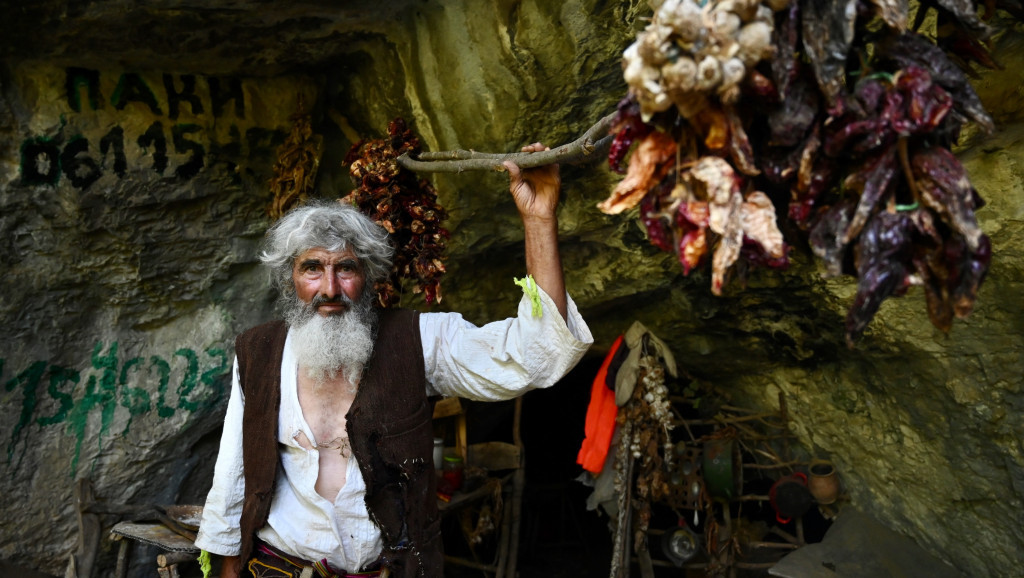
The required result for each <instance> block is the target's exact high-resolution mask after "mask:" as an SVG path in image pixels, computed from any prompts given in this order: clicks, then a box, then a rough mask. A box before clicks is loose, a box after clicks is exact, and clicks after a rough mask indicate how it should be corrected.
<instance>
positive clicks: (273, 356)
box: [235, 310, 443, 578]
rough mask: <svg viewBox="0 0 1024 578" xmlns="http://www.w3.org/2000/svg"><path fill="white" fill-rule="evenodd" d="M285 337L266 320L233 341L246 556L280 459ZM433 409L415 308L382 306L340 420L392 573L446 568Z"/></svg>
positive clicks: (409, 576)
mask: <svg viewBox="0 0 1024 578" xmlns="http://www.w3.org/2000/svg"><path fill="white" fill-rule="evenodd" d="M287 334H288V328H287V326H286V325H285V323H284V322H283V321H272V322H270V323H266V324H264V325H260V326H258V327H254V328H253V329H250V330H248V331H246V332H245V333H243V334H241V335H239V336H238V339H237V340H236V341H235V353H236V355H237V356H238V372H239V378H240V381H241V385H242V392H243V394H244V396H245V409H244V414H243V420H242V460H243V472H244V474H243V475H244V478H245V500H244V502H243V505H242V518H241V523H240V526H241V532H242V551H241V558H242V560H243V561H245V560H248V559H249V557H250V556H251V555H252V549H253V541H254V538H255V536H256V532H257V531H258V530H259V529H260V528H262V527H263V526H264V525H265V524H266V522H267V515H268V514H269V513H270V500H271V499H272V498H273V492H274V481H275V478H276V475H277V470H278V464H279V462H280V459H279V457H278V453H277V422H278V414H279V412H280V405H281V359H282V354H283V351H284V342H285V338H286V336H287ZM432 416H433V403H432V401H431V400H429V399H428V398H427V396H426V377H425V375H424V372H423V348H422V345H421V343H420V332H419V318H418V313H417V312H416V311H404V310H387V311H383V312H381V314H380V322H379V325H378V331H377V340H376V343H375V345H374V351H373V354H372V355H371V357H370V361H369V362H368V363H367V367H366V370H365V371H364V372H363V378H362V381H361V382H360V384H359V390H358V392H357V393H356V397H355V401H354V402H353V403H352V408H351V409H350V410H349V412H348V414H347V415H346V419H347V420H348V425H347V429H348V434H349V440H350V442H351V444H352V452H353V454H354V455H355V457H356V461H357V463H358V464H359V469H360V471H361V472H362V474H363V478H364V479H365V481H366V507H367V510H368V511H369V513H370V518H371V519H372V520H373V522H374V523H375V524H376V525H377V526H378V527H379V528H380V530H381V536H382V539H383V543H384V549H383V552H382V553H381V562H382V564H383V565H384V566H386V567H388V568H390V569H391V575H392V576H394V577H396V578H398V577H401V578H413V577H424V576H425V577H431V578H432V577H435V576H441V575H442V572H443V553H442V549H441V546H442V545H441V526H440V516H439V515H438V510H437V493H436V483H437V482H436V479H435V476H434V465H433V458H432V451H433V424H432V421H431V419H432ZM345 570H348V571H350V572H354V571H358V570H359V569H358V568H345Z"/></svg>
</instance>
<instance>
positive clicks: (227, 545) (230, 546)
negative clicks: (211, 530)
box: [196, 526, 242, 556]
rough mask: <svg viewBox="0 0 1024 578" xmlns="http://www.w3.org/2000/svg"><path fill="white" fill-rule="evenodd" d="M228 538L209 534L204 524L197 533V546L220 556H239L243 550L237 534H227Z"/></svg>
mask: <svg viewBox="0 0 1024 578" xmlns="http://www.w3.org/2000/svg"><path fill="white" fill-rule="evenodd" d="M227 538H228V539H227V540H225V539H223V537H222V538H221V539H217V538H215V537H213V536H209V535H207V534H206V532H203V528H202V526H200V527H199V532H198V534H197V535H196V547H197V548H199V549H200V550H206V551H207V552H209V553H211V554H216V555H218V556H238V555H239V554H241V552H242V545H241V544H240V543H238V540H237V538H236V537H235V536H227Z"/></svg>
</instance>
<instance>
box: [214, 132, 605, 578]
mask: <svg viewBox="0 0 1024 578" xmlns="http://www.w3.org/2000/svg"><path fill="white" fill-rule="evenodd" d="M523 150H524V151H527V152H535V151H539V150H544V147H543V146H541V145H539V144H535V145H530V146H529V147H526V148H524V149H523ZM506 168H507V169H508V172H509V175H510V190H511V192H512V195H513V197H514V199H515V203H516V207H517V208H518V210H519V214H520V217H521V219H522V222H523V226H524V231H525V244H526V269H527V273H528V274H529V275H531V276H532V278H533V280H534V282H535V285H534V284H527V286H526V293H527V295H525V296H524V298H523V300H522V302H521V303H520V305H519V311H518V315H517V317H515V318H511V319H506V320H504V321H497V322H493V323H489V324H487V325H485V326H483V327H476V326H475V325H473V324H471V323H469V322H468V321H465V320H464V319H463V318H462V316H461V315H459V314H456V313H423V314H419V313H417V312H415V311H412V310H385V311H381V312H379V313H378V312H377V311H376V310H375V309H374V308H373V307H372V303H373V300H374V297H375V296H374V290H373V287H374V283H375V282H376V281H379V280H382V279H384V278H385V277H386V275H387V274H388V271H389V270H390V259H391V248H390V245H389V243H388V238H387V233H386V232H385V231H384V230H383V229H382V228H381V227H379V226H377V225H376V224H374V223H373V222H372V221H370V220H369V219H368V218H366V217H365V216H363V215H362V214H360V213H359V212H358V211H356V210H355V209H353V208H352V207H350V206H346V205H342V204H339V203H330V204H314V205H310V206H304V207H299V208H298V209H295V210H293V211H292V212H290V213H289V214H287V215H286V216H285V217H283V218H282V219H281V220H280V221H279V222H278V223H277V224H276V225H275V226H274V227H273V228H272V229H271V231H270V232H269V233H268V242H267V247H266V250H265V251H264V253H263V254H262V260H263V261H264V263H265V264H267V265H268V266H269V267H270V268H271V269H272V271H273V272H274V277H275V280H276V282H277V284H278V285H279V288H280V289H281V293H282V298H281V303H282V305H283V309H284V320H283V321H275V322H271V323H268V324H265V325H261V326H259V327H256V328H253V329H250V330H249V331H247V332H245V333H243V334H242V335H240V336H239V338H238V340H237V341H236V347H235V349H236V358H235V367H234V380H233V384H232V391H231V397H230V401H229V403H228V409H227V415H226V417H225V422H224V433H223V436H222V438H221V446H220V454H219V455H218V458H217V465H216V469H215V473H214V483H213V487H212V489H211V490H210V494H209V496H208V497H207V502H206V507H205V508H204V512H203V519H202V522H201V525H200V530H199V537H198V539H197V540H196V544H197V545H198V546H199V547H201V548H203V549H204V550H207V551H209V552H212V553H214V554H219V555H222V556H225V559H224V564H223V567H222V572H221V576H222V577H223V576H231V577H234V576H238V575H240V573H244V574H245V575H247V574H248V573H252V574H253V575H254V576H257V577H267V578H269V577H290V578H300V577H301V578H306V577H308V576H314V575H315V576H350V575H361V576H362V575H368V576H375V575H378V573H382V574H385V575H390V576H393V577H398V576H401V577H412V576H426V577H439V576H441V575H442V572H443V570H442V567H443V557H442V551H441V536H440V520H439V515H438V511H437V504H436V492H435V484H436V479H435V475H434V470H433V460H432V437H433V436H432V423H431V416H432V403H431V399H436V397H437V396H458V397H463V398H468V399H475V400H502V399H510V398H514V397H516V396H519V395H522V394H523V393H525V392H527V391H529V390H530V389H533V388H538V387H548V386H550V385H552V384H554V383H555V382H556V381H558V380H559V379H561V378H562V376H563V375H565V373H566V372H568V371H569V370H570V369H571V368H572V367H573V366H574V365H575V364H576V363H577V362H578V361H579V359H580V358H581V357H582V356H583V354H584V353H585V351H586V350H587V348H588V347H589V345H590V344H591V343H592V342H593V338H592V337H591V335H590V331H589V329H588V328H587V326H586V324H585V323H584V322H583V319H582V318H581V317H580V316H579V313H578V312H577V311H576V307H575V305H574V304H573V302H572V300H571V299H570V298H569V296H568V295H567V294H566V290H565V285H564V281H563V276H562V265H561V260H560V257H559V254H558V237H557V220H556V207H557V203H558V196H559V186H560V180H559V176H558V168H557V166H549V167H543V168H538V169H533V170H528V171H520V170H519V168H518V167H517V166H516V165H514V164H512V163H506ZM538 304H539V307H538Z"/></svg>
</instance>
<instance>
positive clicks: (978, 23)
mask: <svg viewBox="0 0 1024 578" xmlns="http://www.w3.org/2000/svg"><path fill="white" fill-rule="evenodd" d="M994 5H995V4H991V5H990V6H994ZM928 10H935V11H936V12H937V23H938V25H937V40H936V41H933V40H931V39H929V38H927V37H926V36H925V35H924V34H922V33H919V32H918V31H915V29H916V30H920V28H921V25H922V22H923V21H924V16H925V14H926V13H927V12H928ZM1018 14H1019V10H1018ZM779 21H780V24H779V26H778V28H779V31H780V34H779V35H778V42H777V52H776V56H775V57H774V59H773V61H772V63H771V77H772V80H773V81H774V86H775V87H776V89H777V93H778V94H777V97H776V100H775V104H774V106H772V107H770V108H769V109H768V110H766V117H767V119H768V121H767V126H766V127H765V129H764V130H763V131H762V138H761V141H760V145H761V149H762V150H763V151H764V152H763V156H762V165H761V166H762V168H763V170H764V175H765V177H766V178H767V179H768V180H770V181H772V182H773V183H774V184H775V185H777V186H778V187H779V188H781V189H783V190H785V191H786V192H787V193H788V195H789V210H788V216H789V217H790V219H791V221H792V222H793V223H795V224H796V225H797V227H798V228H799V229H800V230H803V231H806V232H807V233H808V240H809V242H810V246H811V249H812V250H813V252H814V253H815V255H816V256H818V257H819V258H820V259H821V260H822V261H823V262H824V264H825V266H826V271H827V273H828V274H830V275H841V274H850V275H855V276H856V277H857V280H858V281H857V293H856V296H855V297H854V300H853V303H852V305H851V306H850V309H849V311H848V312H847V317H846V337H847V342H848V343H850V344H851V345H852V344H853V342H854V341H855V340H856V339H857V338H858V337H859V336H860V335H861V334H862V333H863V331H864V329H865V327H866V326H867V325H868V323H870V321H871V319H872V318H873V317H874V315H875V313H877V311H878V308H879V307H880V305H881V303H882V302H883V301H884V300H885V299H887V298H889V297H891V296H900V295H903V294H904V293H906V291H907V289H908V288H909V287H910V286H913V285H921V286H922V287H923V288H924V293H925V297H926V301H927V308H928V314H929V318H930V320H931V322H932V324H933V325H934V326H935V327H937V328H939V329H941V330H943V331H949V329H950V328H951V326H952V321H953V319H954V317H960V318H963V317H966V316H967V315H968V314H969V313H970V312H971V309H972V308H973V305H974V301H975V298H976V297H977V292H978V288H979V287H980V285H981V283H982V281H983V280H984V277H985V274H986V271H987V269H988V264H989V260H990V258H991V247H990V244H989V240H988V237H986V236H985V235H984V234H983V233H982V232H981V230H980V228H979V227H978V223H977V219H976V218H975V211H976V210H977V209H978V208H980V207H981V206H982V204H983V202H982V200H981V197H980V196H979V195H978V193H977V191H976V190H975V189H974V187H973V186H971V183H970V181H969V179H968V177H967V173H966V170H965V169H964V167H963V166H962V165H961V164H960V162H959V161H958V160H957V158H956V157H955V156H954V155H953V153H952V152H951V151H950V147H951V146H952V145H953V144H954V143H955V142H956V141H957V139H958V138H959V136H960V133H961V130H962V128H963V127H964V125H965V124H966V123H967V122H973V123H975V124H976V125H978V126H979V127H980V128H981V129H983V130H985V131H991V130H993V128H994V125H993V122H992V119H991V118H990V117H989V115H988V114H987V113H986V112H985V109H984V107H983V106H982V104H981V101H980V99H979V98H978V96H977V94H976V93H975V91H974V89H973V88H972V87H971V85H970V82H969V76H968V74H969V73H970V74H973V73H974V70H973V68H972V66H973V65H972V62H973V63H977V64H981V65H982V66H991V65H992V64H993V60H992V58H991V55H990V54H989V53H988V51H987V49H986V48H985V39H986V38H988V37H989V35H990V34H991V32H992V29H991V28H990V27H989V26H988V25H987V24H985V23H984V22H983V21H982V19H981V18H979V16H978V12H977V7H976V6H975V5H974V3H973V2H969V1H965V0H938V1H937V2H922V3H921V6H920V8H919V10H918V13H917V22H916V23H914V25H913V26H909V16H908V10H907V6H906V4H905V3H904V4H901V3H898V2H895V3H894V2H891V1H887V0H872V1H871V2H867V1H864V0H859V1H851V0H844V1H837V0H829V1H826V2H810V1H806V0H804V1H801V2H799V3H795V4H793V5H792V6H791V7H790V8H789V10H787V11H786V12H785V13H784V14H782V15H780V18H779ZM922 32H923V31H922ZM950 50H955V51H956V55H955V56H953V55H951V54H950V52H949V51H950ZM961 66H964V67H966V68H961Z"/></svg>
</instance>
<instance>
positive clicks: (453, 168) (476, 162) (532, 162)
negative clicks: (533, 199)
mask: <svg viewBox="0 0 1024 578" xmlns="http://www.w3.org/2000/svg"><path fill="white" fill-rule="evenodd" d="M616 114H617V113H614V112H613V113H611V114H609V115H608V116H606V117H604V118H602V119H601V120H599V121H597V122H596V123H595V124H594V125H593V126H591V127H590V128H589V129H587V131H586V132H585V133H583V136H581V137H580V138H578V139H576V140H574V141H573V142H571V143H568V144H564V145H562V146H560V147H556V148H553V149H551V150H548V151H540V152H535V153H481V152H477V151H471V150H469V151H467V150H455V151H439V152H426V153H421V154H420V155H419V158H418V159H413V158H412V157H410V156H409V155H408V153H406V154H403V155H401V156H400V157H398V164H399V165H400V166H401V167H402V168H404V169H407V170H410V171H414V172H418V173H461V172H464V171H489V170H493V171H504V170H505V167H504V165H502V163H503V162H505V161H512V162H514V163H515V164H517V165H518V166H519V168H521V169H528V168H533V167H541V166H545V165H550V164H554V163H560V164H582V163H589V162H592V161H594V160H597V159H601V158H604V155H605V154H606V153H607V152H608V149H609V148H610V147H611V144H612V139H613V138H614V136H613V135H610V134H608V131H609V130H611V126H612V121H613V120H615V115H616Z"/></svg>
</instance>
